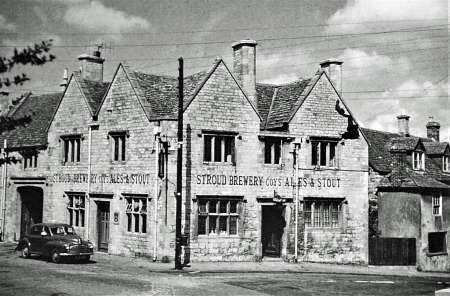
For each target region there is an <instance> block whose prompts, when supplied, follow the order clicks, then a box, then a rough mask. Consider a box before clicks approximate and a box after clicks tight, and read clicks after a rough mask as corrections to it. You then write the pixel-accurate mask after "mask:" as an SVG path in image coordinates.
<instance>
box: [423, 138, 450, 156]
mask: <svg viewBox="0 0 450 296" xmlns="http://www.w3.org/2000/svg"><path fill="white" fill-rule="evenodd" d="M423 145H424V146H425V150H426V153H427V154H429V155H444V154H446V153H447V154H448V153H449V152H450V146H449V144H448V143H445V142H432V141H429V142H423Z"/></svg>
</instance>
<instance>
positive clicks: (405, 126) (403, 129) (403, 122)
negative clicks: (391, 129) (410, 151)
mask: <svg viewBox="0 0 450 296" xmlns="http://www.w3.org/2000/svg"><path fill="white" fill-rule="evenodd" d="M409 118H410V117H409V116H408V115H399V116H397V120H398V133H399V134H400V136H402V137H409Z"/></svg>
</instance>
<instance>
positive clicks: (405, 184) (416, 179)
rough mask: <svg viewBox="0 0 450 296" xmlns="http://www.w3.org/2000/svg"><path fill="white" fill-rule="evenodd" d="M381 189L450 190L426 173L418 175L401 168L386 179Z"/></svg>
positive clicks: (382, 181)
mask: <svg viewBox="0 0 450 296" xmlns="http://www.w3.org/2000/svg"><path fill="white" fill-rule="evenodd" d="M378 187H379V188H409V189H447V190H448V189H450V186H448V185H446V184H444V183H442V182H439V181H437V180H436V179H434V178H433V177H432V176H429V175H428V174H426V173H418V172H415V171H414V170H412V169H410V168H408V167H405V166H401V167H400V168H395V169H393V170H392V172H391V173H389V174H388V175H387V176H386V177H384V178H383V179H382V180H381V181H380V184H379V185H378Z"/></svg>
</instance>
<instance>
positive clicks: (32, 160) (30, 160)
mask: <svg viewBox="0 0 450 296" xmlns="http://www.w3.org/2000/svg"><path fill="white" fill-rule="evenodd" d="M20 154H21V155H22V161H23V164H22V169H23V170H32V169H36V168H37V166H38V154H39V153H38V151H22V152H21V153H20Z"/></svg>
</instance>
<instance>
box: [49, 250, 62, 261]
mask: <svg viewBox="0 0 450 296" xmlns="http://www.w3.org/2000/svg"><path fill="white" fill-rule="evenodd" d="M50 259H51V261H52V262H53V263H57V264H58V263H60V262H61V255H60V254H59V251H58V250H53V251H52V253H51V254H50Z"/></svg>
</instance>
